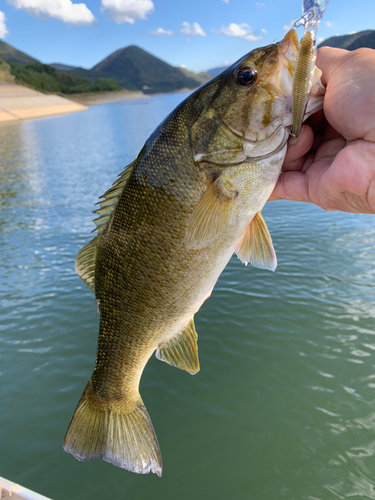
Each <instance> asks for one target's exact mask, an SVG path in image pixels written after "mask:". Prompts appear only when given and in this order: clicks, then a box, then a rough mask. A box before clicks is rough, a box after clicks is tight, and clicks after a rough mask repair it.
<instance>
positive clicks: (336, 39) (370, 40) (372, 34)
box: [318, 30, 375, 50]
mask: <svg viewBox="0 0 375 500" xmlns="http://www.w3.org/2000/svg"><path fill="white" fill-rule="evenodd" d="M327 45H328V46H329V47H336V48H338V49H346V50H355V49H360V48H361V47H368V48H370V49H375V30H366V31H359V32H358V33H352V34H350V35H341V36H332V37H331V38H327V40H324V41H323V42H322V43H320V44H319V45H318V47H324V46H327Z"/></svg>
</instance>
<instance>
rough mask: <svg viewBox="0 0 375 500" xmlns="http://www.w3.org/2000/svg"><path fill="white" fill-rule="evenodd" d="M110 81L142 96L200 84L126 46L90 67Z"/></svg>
mask: <svg viewBox="0 0 375 500" xmlns="http://www.w3.org/2000/svg"><path fill="white" fill-rule="evenodd" d="M92 71H96V72H99V73H102V74H105V75H106V76H108V77H111V78H113V79H114V80H116V81H117V83H118V84H119V85H120V86H121V87H124V88H126V89H129V90H143V91H144V92H146V93H155V92H173V91H175V90H180V89H182V88H190V89H193V88H196V87H197V86H198V85H200V82H199V81H197V80H196V79H195V78H191V77H189V76H186V75H184V73H183V72H182V71H180V70H179V69H178V68H175V67H174V66H171V65H170V64H168V63H166V62H164V61H162V60H161V59H159V58H157V57H155V56H153V55H151V54H149V53H148V52H146V51H145V50H143V49H141V48H140V47H137V46H136V45H130V46H129V47H125V48H123V49H119V50H117V51H116V52H113V54H111V55H109V56H108V57H106V58H105V59H103V61H101V62H100V63H99V64H97V65H96V66H94V67H93V68H92Z"/></svg>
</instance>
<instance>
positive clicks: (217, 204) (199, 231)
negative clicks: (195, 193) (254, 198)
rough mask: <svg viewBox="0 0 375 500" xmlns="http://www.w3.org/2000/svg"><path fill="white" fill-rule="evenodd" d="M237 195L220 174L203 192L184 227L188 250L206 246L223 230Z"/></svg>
mask: <svg viewBox="0 0 375 500" xmlns="http://www.w3.org/2000/svg"><path fill="white" fill-rule="evenodd" d="M237 195H238V192H237V191H236V190H235V189H234V187H233V186H232V185H231V184H230V183H229V182H227V181H225V180H223V178H222V176H220V177H218V178H217V179H216V180H215V182H214V183H213V184H211V186H210V187H209V188H208V189H207V190H206V191H205V192H204V194H203V196H202V198H201V199H200V201H199V203H198V205H197V206H196V207H195V208H194V210H193V213H192V214H191V217H190V220H189V223H188V226H187V229H186V235H185V243H186V246H187V247H188V248H189V249H190V250H197V249H199V248H204V247H206V246H207V245H208V244H209V243H212V242H214V241H215V240H216V239H217V238H218V237H219V236H220V235H221V234H222V233H223V232H224V230H225V228H226V226H227V224H228V221H229V217H230V214H231V211H232V207H233V203H234V200H235V199H236V197H237Z"/></svg>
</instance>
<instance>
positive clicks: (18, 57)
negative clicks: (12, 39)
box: [0, 40, 39, 64]
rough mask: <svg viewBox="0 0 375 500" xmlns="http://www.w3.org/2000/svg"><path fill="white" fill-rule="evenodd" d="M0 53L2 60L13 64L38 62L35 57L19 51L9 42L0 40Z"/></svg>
mask: <svg viewBox="0 0 375 500" xmlns="http://www.w3.org/2000/svg"><path fill="white" fill-rule="evenodd" d="M0 54H1V58H2V60H3V61H5V62H7V63H13V64H28V63H36V62H39V61H38V60H37V59H34V58H33V57H31V56H29V55H27V54H25V53H24V52H21V51H20V50H18V49H16V48H15V47H13V46H12V45H9V43H5V42H3V41H2V40H0Z"/></svg>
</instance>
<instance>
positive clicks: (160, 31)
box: [150, 28, 173, 36]
mask: <svg viewBox="0 0 375 500" xmlns="http://www.w3.org/2000/svg"><path fill="white" fill-rule="evenodd" d="M150 33H151V35H154V36H162V35H168V36H171V35H173V32H172V31H169V30H164V29H163V28H158V29H157V30H155V31H150Z"/></svg>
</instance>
